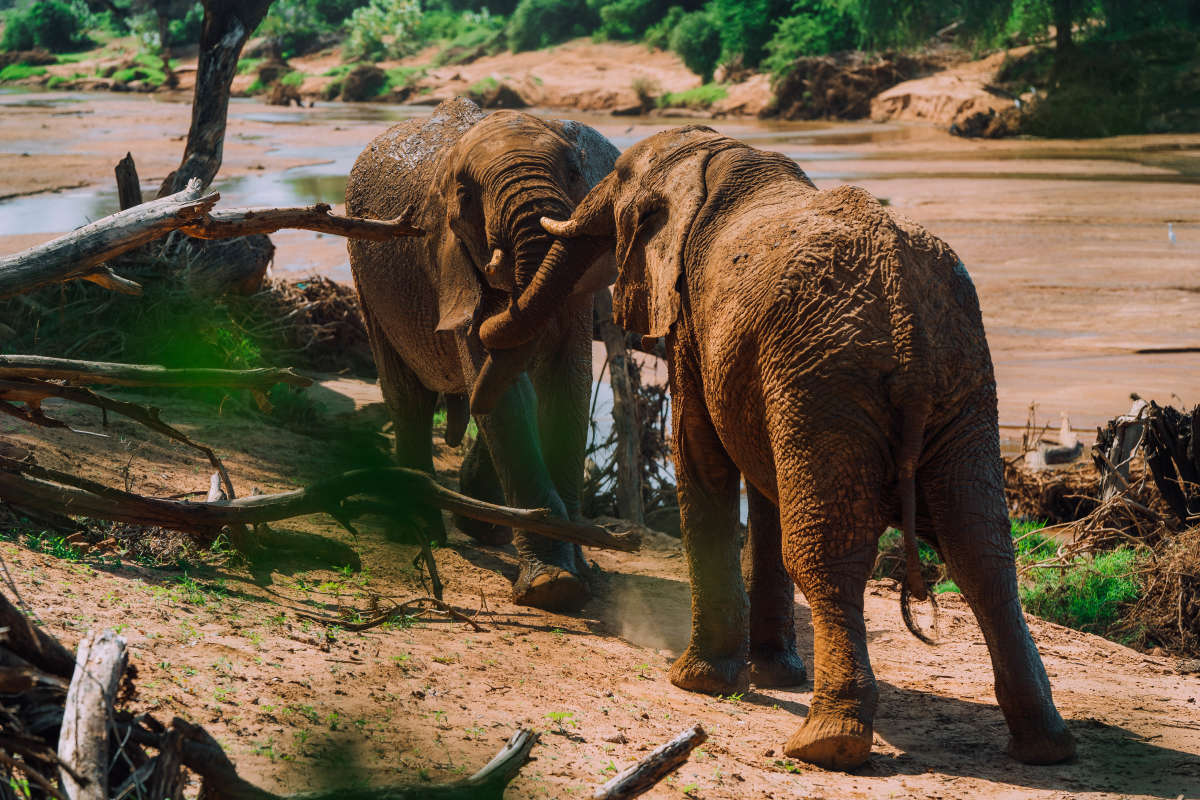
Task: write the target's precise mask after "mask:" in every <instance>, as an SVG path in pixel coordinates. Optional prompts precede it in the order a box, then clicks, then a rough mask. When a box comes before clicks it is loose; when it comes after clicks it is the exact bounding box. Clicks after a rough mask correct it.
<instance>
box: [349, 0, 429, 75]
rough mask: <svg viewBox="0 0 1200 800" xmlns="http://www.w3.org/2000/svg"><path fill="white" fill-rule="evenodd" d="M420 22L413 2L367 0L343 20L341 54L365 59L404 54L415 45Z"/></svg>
mask: <svg viewBox="0 0 1200 800" xmlns="http://www.w3.org/2000/svg"><path fill="white" fill-rule="evenodd" d="M420 22H421V6H420V4H418V3H417V0H371V2H370V3H369V4H367V5H365V6H362V7H360V8H357V9H355V11H354V13H353V14H351V15H350V18H349V20H347V21H346V29H347V30H348V31H349V35H348V36H347V37H346V42H345V45H344V49H345V53H346V55H347V56H349V57H350V58H356V59H359V58H361V59H369V60H379V59H383V58H387V57H398V56H403V55H406V54H407V53H409V52H410V51H411V50H412V49H413V48H414V47H415V45H416V44H417V41H418V39H417V30H418V26H419V25H420Z"/></svg>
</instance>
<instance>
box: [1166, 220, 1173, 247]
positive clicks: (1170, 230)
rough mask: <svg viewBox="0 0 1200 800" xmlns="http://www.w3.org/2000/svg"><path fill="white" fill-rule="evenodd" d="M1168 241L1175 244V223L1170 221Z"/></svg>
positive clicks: (1168, 224)
mask: <svg viewBox="0 0 1200 800" xmlns="http://www.w3.org/2000/svg"><path fill="white" fill-rule="evenodd" d="M1167 241H1168V242H1170V243H1171V244H1175V225H1174V224H1172V223H1170V222H1168V223H1167Z"/></svg>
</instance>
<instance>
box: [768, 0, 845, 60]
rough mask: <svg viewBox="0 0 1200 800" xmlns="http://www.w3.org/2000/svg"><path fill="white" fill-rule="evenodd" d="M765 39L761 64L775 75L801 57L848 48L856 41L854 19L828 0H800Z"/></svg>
mask: <svg viewBox="0 0 1200 800" xmlns="http://www.w3.org/2000/svg"><path fill="white" fill-rule="evenodd" d="M792 11H793V12H794V13H793V15H792V16H790V17H785V18H784V19H782V20H780V22H779V27H778V28H776V30H775V35H774V36H772V37H771V40H770V41H769V42H767V44H766V47H765V51H766V54H767V55H766V58H765V59H764V60H763V62H762V63H763V66H764V67H765V68H766V69H767V70H768V71H770V72H773V73H775V74H776V75H778V74H780V73H782V72H783V71H784V70H786V69H787V68H788V67H790V66H791V65H792V64H793V63H794V62H795V61H796V59H798V58H801V57H803V56H819V55H825V54H827V53H834V52H837V51H839V50H850V49H852V48H853V47H854V46H855V45H856V44H857V42H858V37H859V31H858V26H857V25H856V24H855V22H854V18H853V17H851V16H850V15H849V14H847V13H845V12H844V11H843V10H842V9H841V8H840V7H839V6H838V5H836V4H835V3H833V2H830V0H799V2H797V3H796V4H795V5H794V6H792Z"/></svg>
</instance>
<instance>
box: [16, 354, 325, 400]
mask: <svg viewBox="0 0 1200 800" xmlns="http://www.w3.org/2000/svg"><path fill="white" fill-rule="evenodd" d="M0 377H3V378H40V379H43V380H62V381H66V382H67V383H68V384H70V385H72V386H93V385H98V384H106V385H110V386H153V387H157V388H166V387H184V386H188V387H217V388H221V389H251V390H255V391H265V390H266V389H269V388H270V387H272V386H274V385H275V384H277V383H287V384H290V385H292V386H311V385H312V379H310V378H306V377H304V376H303V375H300V374H298V373H297V372H295V371H293V370H292V369H290V368H289V369H276V368H274V367H264V368H262V369H167V368H166V367H160V366H157V365H154V364H117V363H112V362H106V361H78V360H75V359H69V358H50V357H49V356H25V355H0Z"/></svg>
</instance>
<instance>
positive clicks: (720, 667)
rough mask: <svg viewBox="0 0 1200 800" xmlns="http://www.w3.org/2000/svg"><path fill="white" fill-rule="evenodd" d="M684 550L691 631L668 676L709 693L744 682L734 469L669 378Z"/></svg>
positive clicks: (699, 409)
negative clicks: (689, 596)
mask: <svg viewBox="0 0 1200 800" xmlns="http://www.w3.org/2000/svg"><path fill="white" fill-rule="evenodd" d="M671 381H672V382H671V388H672V392H671V394H672V416H673V420H674V427H675V431H676V434H675V472H676V480H677V484H678V492H679V510H680V516H681V523H682V534H683V536H682V538H683V551H684V554H685V555H686V556H687V562H688V574H689V576H690V578H691V585H692V636H691V641H690V642H689V644H688V647H687V650H686V651H685V652H684V653H683V655H681V656H680V657H679V658H678V659H677V660H676V661H675V664H674V666H672V667H671V683H673V684H675V685H676V686H678V687H680V688H681V689H688V690H690V691H695V692H707V693H709V694H728V693H731V692H740V691H745V689H746V688H747V687H748V685H749V673H748V670H747V668H746V658H747V655H748V650H749V646H748V642H749V639H748V636H747V629H746V626H747V618H748V612H749V602H748V600H747V598H746V590H745V587H744V585H743V583H742V572H741V569H740V567H739V564H738V558H739V541H738V536H737V527H736V526H737V501H738V480H739V477H740V476H739V474H738V471H737V469H736V468H735V467H734V465H733V462H732V461H731V460H730V458H729V456H728V454H726V452H725V449H724V448H723V447H722V446H721V443H720V441H719V440H718V438H717V434H716V431H715V430H713V427H712V423H711V422H710V421H709V417H708V412H707V410H706V409H705V408H704V407H703V406H702V405H700V404H698V403H697V402H696V397H697V395H693V394H691V393H690V392H689V391H688V390H687V389H686V388H683V387H680V386H679V385H678V382H677V381H676V378H675V376H674V375H672V379H671Z"/></svg>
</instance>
